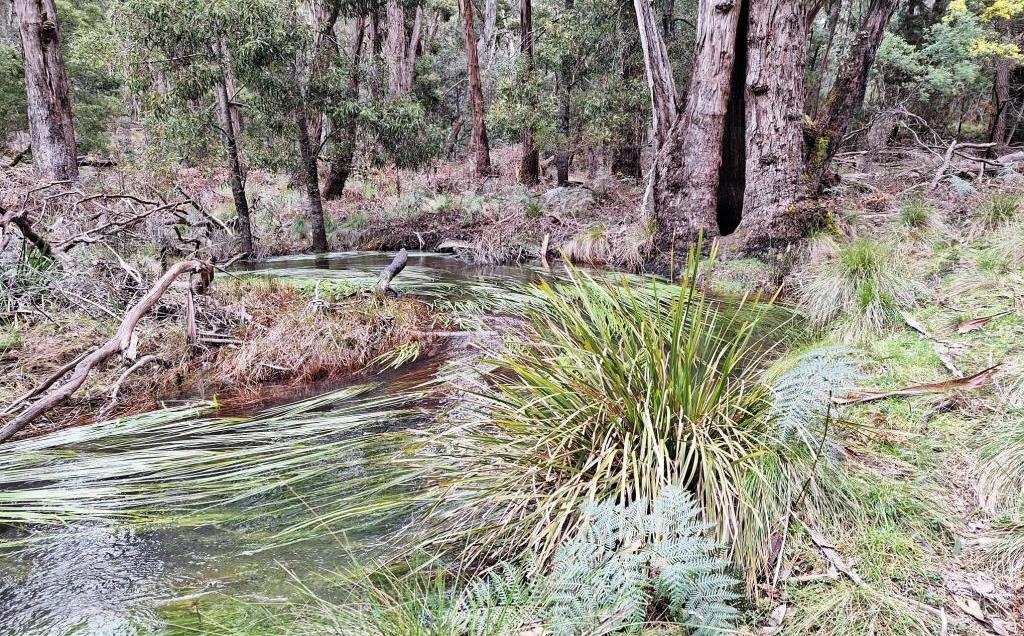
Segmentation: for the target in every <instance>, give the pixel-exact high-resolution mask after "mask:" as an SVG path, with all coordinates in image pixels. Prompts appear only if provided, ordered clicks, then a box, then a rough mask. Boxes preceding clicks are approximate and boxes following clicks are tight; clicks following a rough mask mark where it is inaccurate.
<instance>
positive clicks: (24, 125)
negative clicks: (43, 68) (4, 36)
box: [0, 44, 28, 140]
mask: <svg viewBox="0 0 1024 636" xmlns="http://www.w3.org/2000/svg"><path fill="white" fill-rule="evenodd" d="M27 110H28V106H27V105H26V103H25V71H24V69H23V68H22V64H21V55H20V53H19V52H18V50H17V49H15V48H12V47H9V46H6V45H4V44H0V140H2V139H6V137H7V134H8V133H9V132H11V131H14V130H27V129H28V120H27V115H26V112H27Z"/></svg>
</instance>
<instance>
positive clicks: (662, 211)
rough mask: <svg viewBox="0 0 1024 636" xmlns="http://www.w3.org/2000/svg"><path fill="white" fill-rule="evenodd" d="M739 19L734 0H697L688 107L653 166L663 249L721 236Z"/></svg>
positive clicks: (738, 6) (660, 240)
mask: <svg viewBox="0 0 1024 636" xmlns="http://www.w3.org/2000/svg"><path fill="white" fill-rule="evenodd" d="M739 16H740V5H739V3H738V2H737V1H736V0H701V2H700V4H699V6H698V15H697V35H696V48H695V50H694V60H695V63H694V68H693V76H692V78H691V82H690V91H689V93H688V94H687V100H686V107H685V109H684V111H683V113H682V114H681V115H680V116H679V118H678V119H677V120H676V123H675V125H673V126H672V129H671V131H670V132H669V136H668V139H667V141H666V143H665V147H664V148H663V150H662V152H661V153H659V158H658V162H657V165H656V166H655V170H656V173H655V175H654V179H655V190H654V196H655V200H654V204H655V214H656V218H657V221H658V225H659V232H660V235H659V242H660V243H662V245H663V246H672V245H674V244H675V242H676V241H679V240H682V241H686V242H690V241H692V240H694V239H695V238H696V237H697V235H698V234H699V233H703V234H704V236H705V237H713V236H717V235H718V233H719V232H718V220H717V214H716V209H717V201H718V184H719V172H720V169H721V166H722V142H723V137H724V133H725V121H726V113H727V111H728V106H729V96H730V90H731V84H732V82H731V80H732V69H733V63H734V61H735V49H736V32H737V27H738V24H739Z"/></svg>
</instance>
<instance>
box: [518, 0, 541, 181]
mask: <svg viewBox="0 0 1024 636" xmlns="http://www.w3.org/2000/svg"><path fill="white" fill-rule="evenodd" d="M532 2H533V0H519V52H520V53H521V54H522V56H523V66H524V74H525V76H526V81H527V82H528V83H529V84H530V86H531V88H530V95H531V96H532V95H533V88H532V85H533V81H534V74H533V3H532ZM530 107H531V108H530V110H531V114H532V111H533V110H535V108H536V104H534V103H532V100H531V104H530ZM519 182H520V183H522V184H524V185H528V186H530V185H537V183H538V182H540V153H538V152H537V148H536V146H535V145H534V143H533V125H532V123H531V122H530V121H527V123H526V124H525V125H524V126H523V156H522V159H521V160H520V164H519Z"/></svg>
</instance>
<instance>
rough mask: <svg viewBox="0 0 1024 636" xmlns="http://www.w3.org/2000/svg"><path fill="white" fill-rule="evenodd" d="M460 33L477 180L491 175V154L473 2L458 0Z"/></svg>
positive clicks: (470, 0)
mask: <svg viewBox="0 0 1024 636" xmlns="http://www.w3.org/2000/svg"><path fill="white" fill-rule="evenodd" d="M459 11H460V13H462V26H463V28H462V32H463V35H464V36H465V40H466V65H467V67H468V71H469V97H470V102H471V105H472V109H473V155H474V171H475V174H476V176H477V177H478V178H484V177H487V176H489V175H490V174H491V152H490V146H489V144H488V142H487V124H486V123H485V122H484V92H483V85H482V84H481V82H480V59H479V58H478V57H477V55H476V33H475V32H474V30H473V2H472V0H459Z"/></svg>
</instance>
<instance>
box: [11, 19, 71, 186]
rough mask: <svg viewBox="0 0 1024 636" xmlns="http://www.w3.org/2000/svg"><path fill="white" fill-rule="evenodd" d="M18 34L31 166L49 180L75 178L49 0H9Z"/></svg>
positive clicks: (67, 101) (64, 80)
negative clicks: (11, 2) (22, 57)
mask: <svg viewBox="0 0 1024 636" xmlns="http://www.w3.org/2000/svg"><path fill="white" fill-rule="evenodd" d="M14 13H15V15H16V16H17V18H18V27H19V30H20V32H21V46H22V52H23V54H24V66H25V90H26V97H27V102H28V125H29V135H30V137H31V138H32V165H33V167H34V168H35V171H36V174H37V175H38V176H40V177H42V178H45V179H51V180H55V181H63V180H76V179H78V149H77V146H76V144H75V126H74V122H73V120H72V113H71V89H70V86H69V84H68V76H67V71H66V70H65V68H64V57H63V56H62V55H61V52H60V28H59V26H58V23H57V6H56V3H55V1H54V0H15V1H14Z"/></svg>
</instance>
